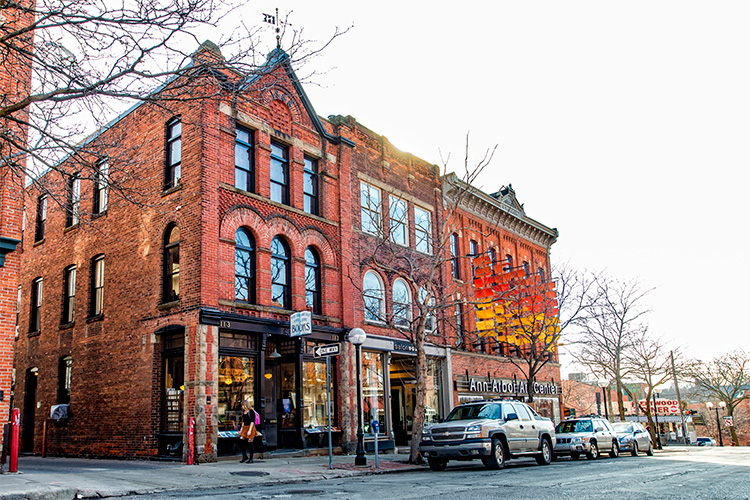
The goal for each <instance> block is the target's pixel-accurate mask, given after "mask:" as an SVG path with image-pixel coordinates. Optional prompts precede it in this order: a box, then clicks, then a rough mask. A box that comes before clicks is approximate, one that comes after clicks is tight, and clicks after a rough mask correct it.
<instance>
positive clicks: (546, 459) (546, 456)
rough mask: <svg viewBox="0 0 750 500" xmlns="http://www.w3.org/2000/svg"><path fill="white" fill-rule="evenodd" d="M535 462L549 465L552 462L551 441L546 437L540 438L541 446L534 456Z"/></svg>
mask: <svg viewBox="0 0 750 500" xmlns="http://www.w3.org/2000/svg"><path fill="white" fill-rule="evenodd" d="M536 463H538V464H539V465H549V464H551V463H552V443H550V441H549V439H547V438H542V448H541V450H540V451H539V454H538V455H537V456H536Z"/></svg>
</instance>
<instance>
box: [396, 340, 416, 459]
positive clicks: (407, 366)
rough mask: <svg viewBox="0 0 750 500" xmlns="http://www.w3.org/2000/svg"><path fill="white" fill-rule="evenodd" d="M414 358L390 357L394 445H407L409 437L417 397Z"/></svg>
mask: <svg viewBox="0 0 750 500" xmlns="http://www.w3.org/2000/svg"><path fill="white" fill-rule="evenodd" d="M415 365H416V358H415V357H413V356H396V355H394V356H393V357H392V358H391V365H390V379H391V422H393V438H394V441H395V444H396V446H407V445H408V444H409V441H410V439H411V429H412V422H413V420H414V406H415V403H416V399H417V377H416V366H415Z"/></svg>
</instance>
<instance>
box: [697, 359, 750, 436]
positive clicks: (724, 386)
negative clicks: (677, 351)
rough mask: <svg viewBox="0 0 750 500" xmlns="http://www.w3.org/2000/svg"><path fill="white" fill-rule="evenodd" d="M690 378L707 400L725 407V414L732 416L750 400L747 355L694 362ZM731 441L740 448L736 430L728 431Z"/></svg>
mask: <svg viewBox="0 0 750 500" xmlns="http://www.w3.org/2000/svg"><path fill="white" fill-rule="evenodd" d="M688 373H689V375H690V377H692V378H693V379H694V380H695V384H696V386H697V387H698V389H699V390H700V391H701V392H702V394H703V396H704V397H706V398H707V399H717V400H718V401H721V402H724V404H726V412H727V415H729V416H730V417H733V416H734V412H735V409H736V408H737V406H738V405H739V404H740V403H741V402H742V401H744V400H746V399H750V391H749V390H748V387H749V386H750V353H747V352H744V351H734V352H731V353H729V354H725V355H723V356H720V357H718V358H714V359H713V360H711V361H710V362H704V361H695V362H694V364H693V365H692V367H691V368H690V370H689V372H688ZM729 432H730V433H731V435H732V441H733V442H734V444H735V446H738V445H739V440H738V438H737V431H736V430H735V428H734V426H732V427H730V428H729Z"/></svg>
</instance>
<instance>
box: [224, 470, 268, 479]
mask: <svg viewBox="0 0 750 500" xmlns="http://www.w3.org/2000/svg"><path fill="white" fill-rule="evenodd" d="M230 474H232V475H234V476H252V477H261V476H267V475H268V472H263V471H260V470H243V471H238V472H230Z"/></svg>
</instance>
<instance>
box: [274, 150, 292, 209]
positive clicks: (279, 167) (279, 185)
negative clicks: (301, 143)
mask: <svg viewBox="0 0 750 500" xmlns="http://www.w3.org/2000/svg"><path fill="white" fill-rule="evenodd" d="M271 201H275V202H276V203H281V204H283V205H289V148H288V147H286V146H284V145H282V144H278V143H276V142H271Z"/></svg>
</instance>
